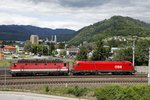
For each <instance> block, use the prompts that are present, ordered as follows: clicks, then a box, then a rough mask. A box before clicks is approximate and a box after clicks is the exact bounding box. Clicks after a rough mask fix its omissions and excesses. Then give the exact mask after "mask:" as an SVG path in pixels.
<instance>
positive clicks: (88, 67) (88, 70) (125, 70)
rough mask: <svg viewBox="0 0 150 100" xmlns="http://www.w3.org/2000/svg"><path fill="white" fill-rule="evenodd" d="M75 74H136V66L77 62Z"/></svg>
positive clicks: (110, 62) (119, 63)
mask: <svg viewBox="0 0 150 100" xmlns="http://www.w3.org/2000/svg"><path fill="white" fill-rule="evenodd" d="M72 73H73V74H99V73H112V74H134V73H135V70H134V66H133V65H132V63H131V62H129V61H76V62H75V64H74V67H73V70H72Z"/></svg>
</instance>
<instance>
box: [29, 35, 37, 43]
mask: <svg viewBox="0 0 150 100" xmlns="http://www.w3.org/2000/svg"><path fill="white" fill-rule="evenodd" d="M30 42H31V43H32V44H39V36H38V35H31V36H30Z"/></svg>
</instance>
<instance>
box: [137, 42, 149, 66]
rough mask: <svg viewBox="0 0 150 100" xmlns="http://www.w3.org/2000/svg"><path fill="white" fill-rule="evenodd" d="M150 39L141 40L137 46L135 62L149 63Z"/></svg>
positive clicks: (139, 63) (138, 63) (140, 63)
mask: <svg viewBox="0 0 150 100" xmlns="http://www.w3.org/2000/svg"><path fill="white" fill-rule="evenodd" d="M149 43H150V41H148V40H139V41H137V44H136V48H135V63H136V65H148V55H149V54H148V52H149V50H148V48H149Z"/></svg>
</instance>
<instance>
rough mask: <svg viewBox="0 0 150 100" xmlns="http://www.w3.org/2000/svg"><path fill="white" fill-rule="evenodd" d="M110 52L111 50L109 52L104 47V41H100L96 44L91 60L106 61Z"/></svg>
mask: <svg viewBox="0 0 150 100" xmlns="http://www.w3.org/2000/svg"><path fill="white" fill-rule="evenodd" d="M109 52H110V51H109V49H108V50H107V49H106V48H105V47H104V44H103V41H102V39H100V40H98V41H97V43H96V48H95V50H94V52H93V55H92V58H91V59H92V60H101V61H104V60H106V59H107V58H108V55H109Z"/></svg>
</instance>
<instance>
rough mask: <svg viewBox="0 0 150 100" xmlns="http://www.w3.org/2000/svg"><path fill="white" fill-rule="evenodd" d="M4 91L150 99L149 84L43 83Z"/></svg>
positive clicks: (95, 99) (103, 99)
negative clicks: (96, 85)
mask: <svg viewBox="0 0 150 100" xmlns="http://www.w3.org/2000/svg"><path fill="white" fill-rule="evenodd" d="M0 90H3V91H17V92H18V91H21V92H33V93H40V94H47V95H57V96H66V97H76V98H84V99H88V100H149V98H150V86H149V85H144V84H141V85H127V86H123V85H107V86H99V87H81V86H77V85H75V86H68V87H64V86H57V85H53V86H48V85H42V86H40V87H38V86H36V88H32V87H31V88H28V89H25V88H22V89H20V90H19V89H1V88H0Z"/></svg>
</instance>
